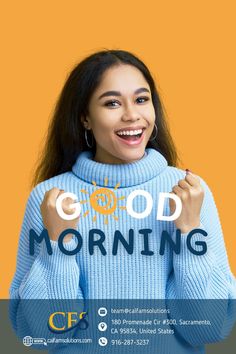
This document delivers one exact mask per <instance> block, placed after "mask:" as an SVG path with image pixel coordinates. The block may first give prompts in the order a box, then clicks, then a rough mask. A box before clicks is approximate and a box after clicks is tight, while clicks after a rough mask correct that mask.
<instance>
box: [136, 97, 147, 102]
mask: <svg viewBox="0 0 236 354" xmlns="http://www.w3.org/2000/svg"><path fill="white" fill-rule="evenodd" d="M148 100H149V97H138V98H137V102H138V103H144V102H146V101H148Z"/></svg>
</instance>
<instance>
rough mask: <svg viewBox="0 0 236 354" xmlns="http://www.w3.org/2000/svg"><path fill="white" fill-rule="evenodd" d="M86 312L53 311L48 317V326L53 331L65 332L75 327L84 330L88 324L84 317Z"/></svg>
mask: <svg viewBox="0 0 236 354" xmlns="http://www.w3.org/2000/svg"><path fill="white" fill-rule="evenodd" d="M87 314H88V312H80V313H79V312H74V311H71V312H63V311H58V312H53V313H52V314H51V315H50V316H49V319H48V328H49V330H50V331H51V332H53V333H65V332H69V331H71V330H73V329H75V328H78V329H80V330H86V329H87V328H88V326H89V324H88V321H87V320H86V319H85V317H86V315H87Z"/></svg>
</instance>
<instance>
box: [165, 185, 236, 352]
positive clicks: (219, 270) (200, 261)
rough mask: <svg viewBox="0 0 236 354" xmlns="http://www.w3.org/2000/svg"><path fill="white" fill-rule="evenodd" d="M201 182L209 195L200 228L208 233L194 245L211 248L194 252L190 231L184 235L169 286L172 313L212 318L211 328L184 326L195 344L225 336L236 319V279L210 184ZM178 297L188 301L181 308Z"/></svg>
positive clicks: (194, 239)
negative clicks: (189, 238) (229, 260)
mask: <svg viewBox="0 0 236 354" xmlns="http://www.w3.org/2000/svg"><path fill="white" fill-rule="evenodd" d="M201 184H202V186H203V188H204V191H205V195H204V201H203V205H202V209H201V224H200V226H199V228H200V229H202V230H203V231H205V232H206V233H207V236H203V235H202V233H200V232H198V233H195V234H194V235H193V236H192V238H191V245H192V247H193V248H194V249H196V250H197V251H200V250H201V247H202V246H201V245H200V244H199V245H198V244H197V243H198V242H200V243H202V242H205V243H206V245H207V250H206V253H205V254H203V255H196V254H194V253H192V252H191V251H190V250H189V249H188V247H187V242H186V238H187V235H188V234H181V251H180V253H179V254H173V269H172V272H171V274H170V277H169V280H168V283H167V289H166V293H167V299H168V300H170V301H169V304H170V306H171V309H172V316H175V317H176V318H178V319H179V318H184V316H185V318H191V316H192V318H193V319H196V320H198V319H206V320H207V319H209V320H210V319H211V326H210V327H209V328H208V329H206V328H205V327H204V326H203V327H199V328H198V329H196V330H195V329H194V330H192V329H191V330H190V329H189V328H186V326H185V327H182V328H181V334H182V335H183V336H184V337H185V339H186V340H187V341H189V342H190V344H194V345H198V344H204V343H210V342H215V341H219V340H222V339H224V338H225V337H226V336H227V335H228V334H229V333H230V331H231V329H232V326H233V324H234V322H235V318H236V309H235V299H236V280H235V277H234V275H233V274H232V272H231V270H230V266H229V262H228V257H227V253H226V248H225V244H224V239H223V233H222V228H221V224H220V220H219V215H218V211H217V208H216V205H215V202H214V198H213V195H212V193H211V191H210V189H209V187H208V186H207V184H206V183H205V182H204V181H203V180H202V179H201ZM197 241H198V242H197ZM178 300H184V301H185V306H181V309H180V306H178V304H180V302H179V301H178ZM200 300H202V301H200ZM203 300H204V301H203Z"/></svg>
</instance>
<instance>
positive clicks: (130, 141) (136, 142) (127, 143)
mask: <svg viewBox="0 0 236 354" xmlns="http://www.w3.org/2000/svg"><path fill="white" fill-rule="evenodd" d="M144 131H145V130H143V132H142V135H141V136H140V138H138V139H136V138H134V139H133V140H126V139H123V138H122V137H121V136H119V135H117V134H116V136H117V138H118V139H119V141H121V142H122V143H124V144H126V145H129V146H133V145H139V144H141V142H142V141H143V139H144V134H145V133H144Z"/></svg>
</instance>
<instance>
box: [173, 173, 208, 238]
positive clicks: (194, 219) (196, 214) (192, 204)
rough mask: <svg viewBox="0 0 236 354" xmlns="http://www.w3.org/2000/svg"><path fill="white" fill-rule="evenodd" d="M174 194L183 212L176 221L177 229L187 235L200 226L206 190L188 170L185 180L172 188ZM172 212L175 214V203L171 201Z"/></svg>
mask: <svg viewBox="0 0 236 354" xmlns="http://www.w3.org/2000/svg"><path fill="white" fill-rule="evenodd" d="M172 193H175V194H176V195H177V196H178V197H179V198H180V199H181V202H182V212H181V214H180V216H179V217H178V218H177V219H176V220H175V221H174V223H175V226H176V228H178V229H180V230H181V233H186V232H189V231H191V230H192V229H195V228H198V227H199V226H200V211H201V207H202V202H203V198H204V190H203V188H202V186H201V184H200V180H199V178H198V177H197V176H195V175H194V174H193V173H191V172H190V171H189V170H186V176H185V178H184V179H181V180H179V182H178V185H176V186H174V187H173V188H172ZM169 206H170V211H171V213H174V211H175V202H174V200H172V199H170V201H169Z"/></svg>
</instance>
